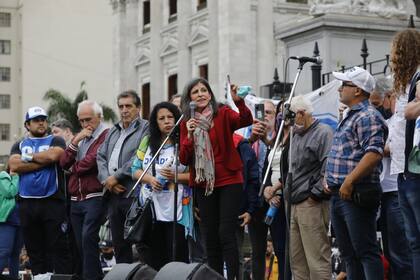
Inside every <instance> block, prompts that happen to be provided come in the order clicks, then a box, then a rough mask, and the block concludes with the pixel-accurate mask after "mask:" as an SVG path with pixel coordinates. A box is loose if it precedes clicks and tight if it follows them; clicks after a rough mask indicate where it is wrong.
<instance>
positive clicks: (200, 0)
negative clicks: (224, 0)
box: [197, 0, 207, 11]
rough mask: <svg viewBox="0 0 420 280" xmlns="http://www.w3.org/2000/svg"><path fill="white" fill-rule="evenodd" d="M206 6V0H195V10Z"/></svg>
mask: <svg viewBox="0 0 420 280" xmlns="http://www.w3.org/2000/svg"><path fill="white" fill-rule="evenodd" d="M206 7H207V0H197V11H199V10H202V9H204V8H206Z"/></svg>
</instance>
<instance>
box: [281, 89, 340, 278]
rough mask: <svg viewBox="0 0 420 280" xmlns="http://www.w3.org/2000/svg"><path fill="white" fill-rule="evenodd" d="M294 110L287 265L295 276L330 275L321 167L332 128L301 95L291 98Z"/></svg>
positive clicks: (323, 168)
mask: <svg viewBox="0 0 420 280" xmlns="http://www.w3.org/2000/svg"><path fill="white" fill-rule="evenodd" d="M290 110H291V111H292V112H294V113H295V114H296V116H295V125H294V134H293V144H292V146H291V151H290V153H291V155H292V157H291V160H292V170H291V172H292V183H291V185H286V195H287V196H288V201H290V203H291V217H290V267H291V270H292V274H293V277H294V279H296V280H300V279H301V280H304V279H317V280H322V279H325V280H329V279H331V265H330V263H331V248H330V243H329V240H328V224H329V215H328V201H327V199H328V195H327V194H325V193H324V171H325V164H326V159H327V156H328V153H329V151H330V148H331V141H332V135H333V134H332V130H331V128H329V127H328V126H327V125H324V124H321V123H320V122H319V120H317V119H314V118H313V117H312V112H313V107H312V104H311V103H310V102H309V101H308V100H307V99H306V98H305V97H303V96H297V97H294V98H293V99H292V102H291V106H290Z"/></svg>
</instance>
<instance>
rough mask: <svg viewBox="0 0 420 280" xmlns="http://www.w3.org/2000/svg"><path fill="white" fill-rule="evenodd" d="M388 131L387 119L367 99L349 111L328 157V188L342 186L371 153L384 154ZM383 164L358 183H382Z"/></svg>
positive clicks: (335, 136)
mask: <svg viewBox="0 0 420 280" xmlns="http://www.w3.org/2000/svg"><path fill="white" fill-rule="evenodd" d="M387 134H388V128H387V125H386V122H385V120H384V118H383V117H382V116H381V114H380V113H379V112H378V111H377V110H376V109H375V108H374V107H372V106H371V105H369V101H368V100H364V101H363V102H360V103H358V104H356V105H354V106H353V107H351V109H350V110H349V112H348V114H347V116H346V117H345V118H344V119H343V120H342V121H341V123H340V124H339V125H338V127H337V130H336V131H335V134H334V138H333V143H332V148H331V151H330V153H329V155H328V160H327V167H326V179H327V184H328V185H329V186H340V185H341V184H342V183H343V182H344V179H345V178H346V176H347V175H348V174H350V173H351V172H352V171H353V169H354V168H355V167H356V166H357V165H358V164H359V162H360V160H361V159H362V157H363V156H364V155H365V154H366V153H368V152H375V153H379V154H381V155H383V151H384V146H385V139H386V136H387ZM381 170H382V164H381V163H379V164H378V165H377V166H376V167H375V169H374V171H373V172H372V173H371V174H370V175H368V176H367V177H365V178H362V179H361V180H360V182H358V183H379V175H380V173H381Z"/></svg>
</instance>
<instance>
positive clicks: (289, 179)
mask: <svg viewBox="0 0 420 280" xmlns="http://www.w3.org/2000/svg"><path fill="white" fill-rule="evenodd" d="M306 62H307V61H299V66H298V68H297V73H296V76H295V79H294V81H293V86H292V89H291V91H290V95H289V98H288V99H287V101H286V103H285V104H284V110H283V119H282V121H281V124H280V128H279V131H278V132H277V136H276V141H275V143H274V147H273V150H274V152H273V153H272V154H271V156H270V159H269V162H268V165H267V169H266V171H265V174H264V179H263V182H262V184H261V186H260V191H259V194H258V195H259V196H261V195H262V194H263V192H264V186H265V183H266V182H267V178H268V173H269V171H270V168H271V165H272V164H273V159H274V154H275V151H276V150H277V147H278V145H279V143H280V136H281V135H282V133H283V130H284V125H285V121H286V119H287V120H289V121H290V123H289V125H290V130H289V160H288V161H289V162H288V164H289V170H288V172H287V182H286V186H291V184H292V182H293V178H292V176H293V170H292V160H291V159H292V146H293V124H294V113H293V112H291V111H290V104H291V101H292V98H293V96H294V94H295V90H296V86H297V82H298V80H299V77H300V74H301V72H302V69H303V65H304V64H305V63H306ZM284 187H285V186H284V185H283V188H284ZM283 193H285V194H286V192H283ZM284 201H285V199H284V198H283V199H282V202H283V203H284ZM285 212H286V246H285V258H284V263H285V270H284V275H283V277H284V278H283V279H287V277H288V275H290V258H289V249H290V212H291V195H290V190H289V192H288V193H287V207H286V209H285Z"/></svg>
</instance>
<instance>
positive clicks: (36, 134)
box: [31, 129, 47, 138]
mask: <svg viewBox="0 0 420 280" xmlns="http://www.w3.org/2000/svg"><path fill="white" fill-rule="evenodd" d="M31 134H32V136H34V137H37V138H38V137H44V136H45V135H46V134H47V130H46V129H45V130H43V131H40V130H34V131H31Z"/></svg>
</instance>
